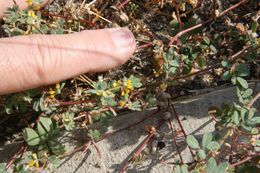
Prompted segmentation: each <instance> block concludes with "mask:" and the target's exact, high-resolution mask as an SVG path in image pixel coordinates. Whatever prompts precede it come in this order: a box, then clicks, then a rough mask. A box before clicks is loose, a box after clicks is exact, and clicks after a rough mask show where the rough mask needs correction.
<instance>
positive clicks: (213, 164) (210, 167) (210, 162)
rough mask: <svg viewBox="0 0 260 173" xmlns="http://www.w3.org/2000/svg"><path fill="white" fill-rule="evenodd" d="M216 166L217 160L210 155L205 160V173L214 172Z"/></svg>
mask: <svg viewBox="0 0 260 173" xmlns="http://www.w3.org/2000/svg"><path fill="white" fill-rule="evenodd" d="M216 168H217V162H216V160H215V159H214V158H213V157H211V158H210V159H209V160H208V161H207V163H206V170H207V173H213V172H215V170H216Z"/></svg>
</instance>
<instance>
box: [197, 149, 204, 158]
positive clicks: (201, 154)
mask: <svg viewBox="0 0 260 173" xmlns="http://www.w3.org/2000/svg"><path fill="white" fill-rule="evenodd" d="M198 156H199V158H200V160H205V159H206V153H205V151H204V150H201V149H200V150H199V151H198Z"/></svg>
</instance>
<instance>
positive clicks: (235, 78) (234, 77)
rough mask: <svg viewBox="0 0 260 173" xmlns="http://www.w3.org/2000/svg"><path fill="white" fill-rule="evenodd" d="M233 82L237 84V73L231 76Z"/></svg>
mask: <svg viewBox="0 0 260 173" xmlns="http://www.w3.org/2000/svg"><path fill="white" fill-rule="evenodd" d="M231 83H232V84H233V85H236V84H237V77H236V76H235V75H233V76H232V77H231Z"/></svg>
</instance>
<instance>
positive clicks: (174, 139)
mask: <svg viewBox="0 0 260 173" xmlns="http://www.w3.org/2000/svg"><path fill="white" fill-rule="evenodd" d="M168 124H169V126H170V128H171V132H172V138H173V141H174V144H175V146H176V149H177V152H178V154H179V157H180V159H181V164H183V159H182V156H181V152H180V148H179V145H178V144H177V140H176V137H175V135H174V131H173V127H172V123H171V121H170V120H168Z"/></svg>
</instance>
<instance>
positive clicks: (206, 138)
mask: <svg viewBox="0 0 260 173" xmlns="http://www.w3.org/2000/svg"><path fill="white" fill-rule="evenodd" d="M211 141H212V134H211V133H205V134H204V135H203V138H202V148H206V147H207V146H208V145H209V143H210V142H211Z"/></svg>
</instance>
